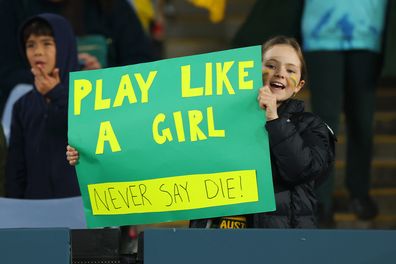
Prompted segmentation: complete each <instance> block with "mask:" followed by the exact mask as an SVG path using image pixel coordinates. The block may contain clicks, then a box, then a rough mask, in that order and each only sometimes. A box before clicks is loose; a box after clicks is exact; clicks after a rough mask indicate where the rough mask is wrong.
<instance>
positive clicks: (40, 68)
mask: <svg viewBox="0 0 396 264" xmlns="http://www.w3.org/2000/svg"><path fill="white" fill-rule="evenodd" d="M37 68H38V69H39V73H40V75H41V76H42V77H43V78H44V79H47V77H48V75H47V74H46V73H45V72H44V69H43V68H42V66H40V65H39V66H38V67H37Z"/></svg>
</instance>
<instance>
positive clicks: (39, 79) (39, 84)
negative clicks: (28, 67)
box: [32, 65, 60, 95]
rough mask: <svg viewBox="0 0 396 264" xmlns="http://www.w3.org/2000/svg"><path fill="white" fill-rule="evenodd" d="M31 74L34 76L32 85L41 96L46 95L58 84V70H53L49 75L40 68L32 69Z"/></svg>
mask: <svg viewBox="0 0 396 264" xmlns="http://www.w3.org/2000/svg"><path fill="white" fill-rule="evenodd" d="M32 73H33V75H34V84H35V86H36V88H37V91H38V92H39V93H41V94H42V95H45V94H47V93H48V92H49V91H51V90H52V89H54V87H55V86H56V85H57V84H59V83H60V77H59V69H58V68H55V69H53V71H52V72H51V73H49V74H47V73H46V72H44V69H43V68H42V66H40V65H38V66H37V67H33V68H32Z"/></svg>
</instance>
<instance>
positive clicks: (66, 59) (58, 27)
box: [19, 13, 78, 88]
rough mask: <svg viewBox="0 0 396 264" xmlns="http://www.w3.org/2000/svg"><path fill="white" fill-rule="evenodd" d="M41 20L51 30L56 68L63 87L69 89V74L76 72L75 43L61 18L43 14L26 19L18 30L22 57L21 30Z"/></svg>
mask: <svg viewBox="0 0 396 264" xmlns="http://www.w3.org/2000/svg"><path fill="white" fill-rule="evenodd" d="M37 19H41V20H44V21H46V22H47V23H48V24H49V25H50V26H51V28H52V32H53V34H54V39H55V45H56V67H57V68H58V69H59V76H60V79H61V83H62V84H63V86H64V87H66V88H68V87H69V72H71V71H77V70H78V57H77V42H76V37H75V35H74V32H73V30H72V27H71V25H70V23H69V22H68V21H67V20H66V19H65V18H63V17H62V16H59V15H55V14H49V13H43V14H40V15H36V16H33V17H30V18H28V19H27V20H26V21H25V22H24V23H23V24H22V26H21V28H20V29H19V39H20V41H19V43H20V47H21V50H22V54H23V56H24V57H25V58H26V51H25V43H24V42H23V30H24V29H25V27H26V26H27V25H28V24H30V23H31V22H32V21H34V20H37Z"/></svg>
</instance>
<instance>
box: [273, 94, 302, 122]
mask: <svg viewBox="0 0 396 264" xmlns="http://www.w3.org/2000/svg"><path fill="white" fill-rule="evenodd" d="M304 108H305V107H304V102H303V101H301V100H296V99H288V100H286V101H284V102H283V103H282V104H281V105H280V106H279V107H278V115H279V116H281V117H286V118H288V117H290V115H292V114H295V113H302V112H304Z"/></svg>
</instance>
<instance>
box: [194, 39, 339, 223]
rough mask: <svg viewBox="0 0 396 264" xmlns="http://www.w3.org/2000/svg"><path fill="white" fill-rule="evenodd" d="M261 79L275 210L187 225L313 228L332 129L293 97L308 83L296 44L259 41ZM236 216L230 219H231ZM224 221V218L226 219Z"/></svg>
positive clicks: (331, 151)
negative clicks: (261, 60) (317, 191)
mask: <svg viewBox="0 0 396 264" xmlns="http://www.w3.org/2000/svg"><path fill="white" fill-rule="evenodd" d="M262 69H263V70H262V71H263V83H264V87H262V88H261V89H260V90H259V93H258V97H257V100H258V104H259V106H260V107H261V108H262V109H263V110H265V112H264V118H265V119H266V121H267V122H266V125H265V129H266V130H267V131H268V137H269V144H270V153H271V166H272V178H273V183H274V191H275V201H276V211H274V212H269V213H257V214H253V215H247V216H244V217H222V218H217V219H211V220H210V221H208V220H207V219H201V220H193V221H191V222H190V227H220V228H221V227H223V226H226V227H229V226H234V227H235V226H245V225H243V224H239V225H237V224H236V223H238V222H239V223H241V222H244V221H246V226H247V227H249V228H315V227H316V219H315V209H316V197H315V193H314V188H315V185H318V184H320V183H321V182H322V181H323V178H324V177H326V175H327V173H326V172H327V169H328V168H329V166H330V164H331V163H332V162H333V161H334V140H335V138H334V135H333V134H332V132H331V131H330V130H329V128H328V126H327V125H326V124H325V123H324V122H323V121H322V120H320V119H319V118H318V117H317V116H315V115H313V114H311V113H307V112H304V104H303V102H302V101H299V100H296V99H292V97H294V95H295V94H297V93H298V92H299V91H300V90H301V88H302V87H303V86H304V85H305V83H306V70H305V62H304V58H303V55H302V52H301V49H300V46H299V44H298V43H297V42H296V41H295V40H294V39H292V38H287V37H283V36H278V37H275V38H272V39H270V40H269V41H267V42H266V43H265V44H264V45H263V68H262ZM232 221H234V222H236V223H235V224H232V223H230V222H232ZM225 223H227V224H225Z"/></svg>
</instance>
